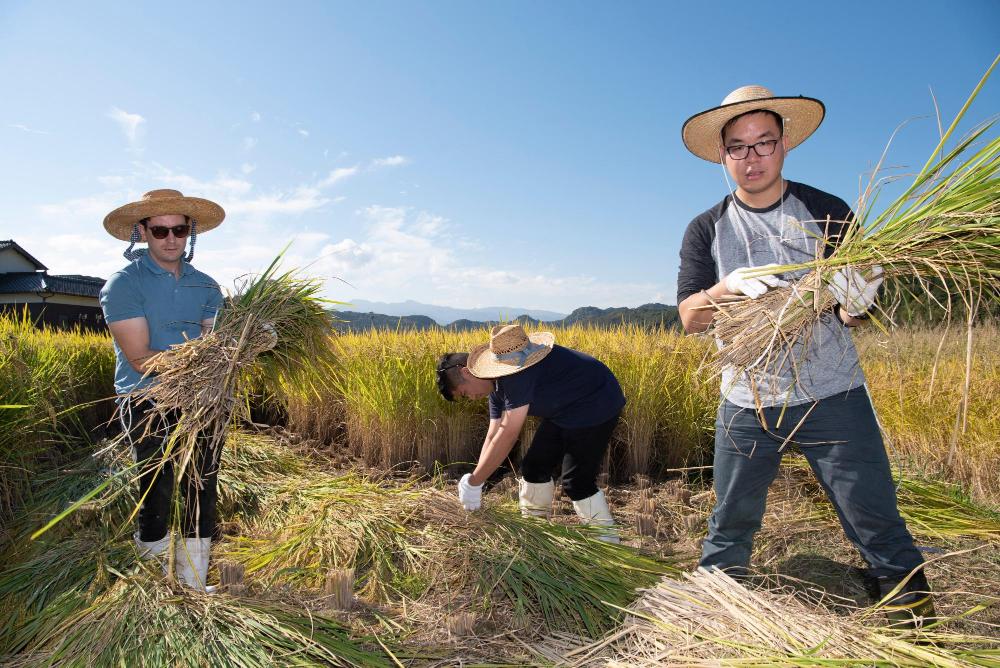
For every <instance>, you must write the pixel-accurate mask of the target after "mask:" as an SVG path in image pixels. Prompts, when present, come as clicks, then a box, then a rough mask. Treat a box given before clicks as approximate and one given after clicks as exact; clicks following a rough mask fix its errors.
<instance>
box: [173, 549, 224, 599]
mask: <svg viewBox="0 0 1000 668" xmlns="http://www.w3.org/2000/svg"><path fill="white" fill-rule="evenodd" d="M174 549H175V551H176V554H175V555H174V559H175V564H176V565H175V568H176V571H177V581H178V582H180V583H181V584H182V585H184V586H185V587H190V588H191V589H194V590H196V591H200V592H205V593H208V594H210V593H212V592H214V591H215V587H206V586H205V582H206V581H207V580H208V558H209V555H210V553H211V551H212V539H211V538H183V539H181V538H178V539H177V546H176V547H175V548H174Z"/></svg>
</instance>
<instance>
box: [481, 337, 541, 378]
mask: <svg viewBox="0 0 1000 668" xmlns="http://www.w3.org/2000/svg"><path fill="white" fill-rule="evenodd" d="M555 341H556V337H555V335H554V334H553V333H552V332H535V333H533V334H525V333H524V329H523V328H522V327H521V326H520V325H496V326H495V327H493V329H492V330H491V331H490V342H489V343H484V344H483V345H481V346H476V347H475V348H473V349H472V350H470V351H469V360H468V362H466V367H467V368H468V369H469V371H470V372H471V373H472V375H473V376H476V377H478V378H499V377H500V376H509V375H510V374H512V373H517V372H518V371H521V370H523V369H527V368H528V367H529V366H531V365H532V364H538V363H539V362H541V361H542V359H544V358H545V356H546V355H548V354H549V353H550V352H552V346H553V345H555Z"/></svg>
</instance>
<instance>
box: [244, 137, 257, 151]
mask: <svg viewBox="0 0 1000 668" xmlns="http://www.w3.org/2000/svg"><path fill="white" fill-rule="evenodd" d="M256 145H257V138H256V137H244V138H243V150H244V151H252V150H253V148H254V146H256Z"/></svg>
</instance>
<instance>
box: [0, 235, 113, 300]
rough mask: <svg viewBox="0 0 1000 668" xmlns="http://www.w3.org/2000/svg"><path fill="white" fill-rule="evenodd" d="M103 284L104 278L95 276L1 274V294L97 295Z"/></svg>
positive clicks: (39, 273)
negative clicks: (42, 292) (44, 291)
mask: <svg viewBox="0 0 1000 668" xmlns="http://www.w3.org/2000/svg"><path fill="white" fill-rule="evenodd" d="M0 243H2V242H0ZM103 286H104V279H103V278H96V277H94V276H77V275H67V276H49V275H48V274H47V273H45V272H43V271H36V272H10V273H6V274H0V294H11V293H16V292H41V291H43V290H47V291H49V292H52V293H54V294H59V295H75V296H78V297H97V296H99V295H100V293H101V287H103Z"/></svg>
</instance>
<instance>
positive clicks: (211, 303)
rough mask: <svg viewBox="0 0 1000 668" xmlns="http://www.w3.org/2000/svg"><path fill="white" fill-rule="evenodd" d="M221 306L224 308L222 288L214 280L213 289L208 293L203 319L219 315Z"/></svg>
mask: <svg viewBox="0 0 1000 668" xmlns="http://www.w3.org/2000/svg"><path fill="white" fill-rule="evenodd" d="M220 308H222V290H221V289H220V288H219V284H218V283H216V282H214V281H213V282H212V289H211V290H209V293H208V300H207V301H206V302H205V306H204V308H203V309H202V314H201V319H202V320H212V319H214V318H215V316H216V315H218V313H219V309H220Z"/></svg>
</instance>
